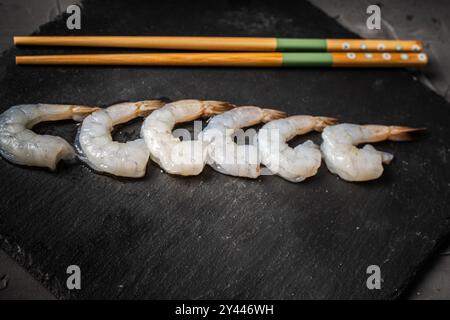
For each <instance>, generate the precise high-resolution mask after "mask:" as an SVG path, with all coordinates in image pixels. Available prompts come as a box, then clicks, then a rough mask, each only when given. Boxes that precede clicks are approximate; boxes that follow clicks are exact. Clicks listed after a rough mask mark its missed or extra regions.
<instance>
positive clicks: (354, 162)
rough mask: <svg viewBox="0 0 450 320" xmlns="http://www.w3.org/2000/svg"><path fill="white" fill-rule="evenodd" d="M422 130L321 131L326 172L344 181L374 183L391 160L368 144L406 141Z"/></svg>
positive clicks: (349, 126)
mask: <svg viewBox="0 0 450 320" xmlns="http://www.w3.org/2000/svg"><path fill="white" fill-rule="evenodd" d="M417 130H421V129H415V128H408V127H399V126H383V125H357V124H348V123H343V124H338V125H335V126H330V127H326V128H325V129H324V130H323V133H322V138H323V143H322V145H321V150H322V153H323V156H324V158H325V162H326V164H327V167H328V169H329V170H330V171H331V172H332V173H334V174H337V175H338V176H339V177H341V178H342V179H344V180H347V181H368V180H373V179H377V178H379V177H380V176H381V174H382V173H383V164H389V163H390V162H391V161H392V159H393V158H394V156H393V155H392V154H390V153H387V152H382V151H378V150H376V149H375V148H374V147H373V146H372V145H370V144H367V145H365V146H364V147H363V148H361V149H359V148H357V147H356V146H357V145H359V144H362V143H367V142H378V141H384V140H392V141H407V140H410V139H411V137H410V135H409V133H410V132H413V131H417Z"/></svg>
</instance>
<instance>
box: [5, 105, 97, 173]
mask: <svg viewBox="0 0 450 320" xmlns="http://www.w3.org/2000/svg"><path fill="white" fill-rule="evenodd" d="M95 110H97V108H90V107H85V106H76V105H58V104H24V105H17V106H14V107H11V108H9V109H8V110H6V111H5V112H4V113H2V114H1V115H0V154H1V155H2V156H3V157H4V158H5V159H7V160H9V161H11V162H13V163H16V164H20V165H25V166H37V167H47V168H49V169H51V170H55V169H56V165H57V164H58V162H59V160H61V159H63V160H71V159H73V158H74V157H75V150H74V149H73V147H72V146H71V145H70V144H69V143H68V142H67V141H66V140H64V139H63V138H60V137H56V136H51V135H39V134H36V133H34V132H33V131H31V128H32V127H33V126H34V125H36V124H37V123H39V122H44V121H58V120H66V119H73V120H75V121H81V120H82V119H83V118H84V117H85V116H86V115H88V114H89V113H91V112H93V111H95Z"/></svg>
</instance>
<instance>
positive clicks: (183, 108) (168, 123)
mask: <svg viewBox="0 0 450 320" xmlns="http://www.w3.org/2000/svg"><path fill="white" fill-rule="evenodd" d="M232 107H233V106H232V105H230V104H228V103H226V102H221V101H200V100H180V101H176V102H172V103H169V104H166V105H165V106H164V107H162V108H160V109H158V110H156V111H155V112H153V113H152V114H151V115H149V116H148V117H147V118H146V119H145V121H144V125H143V126H142V129H141V136H142V137H143V138H144V140H145V142H146V144H147V147H148V149H149V150H150V157H151V159H152V160H153V161H155V162H156V163H158V164H159V166H160V167H161V168H162V169H164V171H166V172H168V173H170V174H177V175H183V176H191V175H198V174H199V173H200V172H202V170H203V168H204V166H205V162H206V146H205V145H204V144H203V142H202V141H200V140H183V141H181V140H180V138H177V137H175V136H174V135H173V134H172V130H173V127H174V126H175V125H176V124H177V123H182V122H187V121H192V120H195V119H198V118H200V117H206V116H212V115H216V114H220V113H222V112H224V111H226V110H229V109H231V108H232Z"/></svg>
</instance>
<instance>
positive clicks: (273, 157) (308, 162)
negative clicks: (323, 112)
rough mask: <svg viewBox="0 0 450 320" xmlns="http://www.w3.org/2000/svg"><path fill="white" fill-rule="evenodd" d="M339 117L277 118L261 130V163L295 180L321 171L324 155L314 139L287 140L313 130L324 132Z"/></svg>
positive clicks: (286, 177)
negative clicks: (296, 142)
mask: <svg viewBox="0 0 450 320" xmlns="http://www.w3.org/2000/svg"><path fill="white" fill-rule="evenodd" d="M335 122H336V119H333V118H328V117H313V116H300V115H299V116H291V117H288V118H285V119H279V120H274V121H271V122H269V123H267V124H266V125H264V126H263V127H262V128H261V130H259V132H258V146H259V154H260V157H261V163H262V164H264V165H265V166H266V167H267V168H268V169H269V170H270V171H271V172H272V173H274V174H277V175H279V176H281V177H283V178H284V179H286V180H288V181H291V182H301V181H303V180H305V179H306V178H308V177H311V176H313V175H315V174H316V173H317V169H318V168H319V167H320V163H321V159H322V156H321V154H320V150H319V147H318V146H317V145H316V144H314V143H313V142H312V141H311V140H308V141H306V142H304V143H303V144H300V145H298V146H297V147H295V148H291V147H289V145H288V144H287V143H286V141H289V140H291V139H292V138H294V137H295V136H297V135H302V134H306V133H308V132H311V131H313V130H315V131H322V130H323V128H325V127H326V126H328V125H331V124H334V123H335Z"/></svg>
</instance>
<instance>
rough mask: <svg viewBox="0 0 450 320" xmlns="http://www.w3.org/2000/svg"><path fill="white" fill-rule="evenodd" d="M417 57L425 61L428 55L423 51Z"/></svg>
mask: <svg viewBox="0 0 450 320" xmlns="http://www.w3.org/2000/svg"><path fill="white" fill-rule="evenodd" d="M417 58H419V60H420V61H425V60H427V55H426V54H425V53H421V54H419V55H418V56H417Z"/></svg>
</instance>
